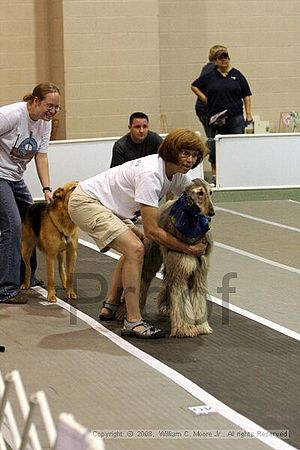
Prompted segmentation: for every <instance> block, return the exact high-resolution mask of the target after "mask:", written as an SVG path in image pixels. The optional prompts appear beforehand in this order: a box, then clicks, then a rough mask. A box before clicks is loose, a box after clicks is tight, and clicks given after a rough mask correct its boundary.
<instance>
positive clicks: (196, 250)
mask: <svg viewBox="0 0 300 450" xmlns="http://www.w3.org/2000/svg"><path fill="white" fill-rule="evenodd" d="M207 245H208V243H207V241H200V242H197V244H194V245H190V250H191V253H192V254H193V256H202V255H205V254H206V251H207Z"/></svg>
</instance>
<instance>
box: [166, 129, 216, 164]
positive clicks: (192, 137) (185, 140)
mask: <svg viewBox="0 0 300 450" xmlns="http://www.w3.org/2000/svg"><path fill="white" fill-rule="evenodd" d="M182 150H189V151H192V152H198V153H199V156H198V157H197V160H196V162H195V164H194V165H193V169H194V168H195V167H197V166H198V164H200V162H201V161H203V158H205V156H206V155H207V154H208V150H207V147H206V146H205V144H204V143H203V141H202V139H201V137H200V136H199V135H198V134H197V133H195V132H194V131H191V130H187V129H186V128H176V129H175V130H172V131H170V133H169V134H168V135H167V136H166V137H165V139H164V140H163V142H162V143H161V144H160V146H159V149H158V154H159V156H160V157H161V158H162V159H163V160H164V161H167V162H172V163H174V164H177V163H178V156H179V153H180V152H181V151H182Z"/></svg>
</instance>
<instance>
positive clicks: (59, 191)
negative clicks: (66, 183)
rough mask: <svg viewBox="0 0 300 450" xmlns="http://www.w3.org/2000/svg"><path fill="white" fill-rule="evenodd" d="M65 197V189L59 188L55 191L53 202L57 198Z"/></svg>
mask: <svg viewBox="0 0 300 450" xmlns="http://www.w3.org/2000/svg"><path fill="white" fill-rule="evenodd" d="M63 195H64V189H63V188H62V187H59V188H57V189H55V191H54V192H53V196H52V198H53V200H54V199H55V198H63Z"/></svg>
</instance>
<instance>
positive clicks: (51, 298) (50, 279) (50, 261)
mask: <svg viewBox="0 0 300 450" xmlns="http://www.w3.org/2000/svg"><path fill="white" fill-rule="evenodd" d="M46 265H47V284H48V286H47V287H48V296H47V300H48V302H50V303H56V292H55V286H54V265H55V257H54V256H53V255H49V254H46Z"/></svg>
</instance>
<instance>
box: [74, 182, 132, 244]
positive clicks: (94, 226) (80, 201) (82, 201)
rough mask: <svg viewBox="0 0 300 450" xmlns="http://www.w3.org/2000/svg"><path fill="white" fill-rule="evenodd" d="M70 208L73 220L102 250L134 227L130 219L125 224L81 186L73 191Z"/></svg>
mask: <svg viewBox="0 0 300 450" xmlns="http://www.w3.org/2000/svg"><path fill="white" fill-rule="evenodd" d="M68 209H69V214H70V217H71V219H72V220H73V222H74V223H76V225H78V226H79V228H80V229H81V230H83V231H85V232H86V233H88V235H89V236H91V238H93V239H94V241H95V242H96V244H97V245H98V247H99V248H100V250H102V249H104V248H105V247H109V244H110V243H111V242H112V241H113V240H114V239H116V238H117V237H118V236H120V235H121V234H123V233H125V232H127V231H128V230H129V229H130V228H133V227H134V224H133V223H132V222H131V221H130V220H127V219H126V224H125V223H124V222H123V221H122V220H121V219H119V217H117V216H115V214H114V213H113V212H112V211H111V210H110V209H108V208H106V207H105V206H103V205H102V203H100V202H99V200H96V199H94V198H93V197H91V196H90V195H88V194H86V193H85V192H84V191H83V190H82V189H81V187H80V186H77V188H76V189H75V190H74V191H73V192H72V194H71V196H70V199H69V205H68Z"/></svg>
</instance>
